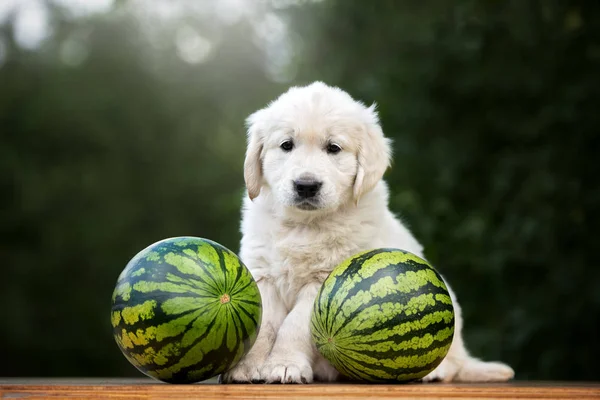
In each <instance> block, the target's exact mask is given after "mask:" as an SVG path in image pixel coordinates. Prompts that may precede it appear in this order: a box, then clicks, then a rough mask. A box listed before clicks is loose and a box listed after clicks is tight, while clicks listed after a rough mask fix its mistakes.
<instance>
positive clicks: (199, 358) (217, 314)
mask: <svg viewBox="0 0 600 400" xmlns="http://www.w3.org/2000/svg"><path fill="white" fill-rule="evenodd" d="M261 317H262V305H261V298H260V292H259V290H258V286H257V285H256V282H255V281H254V279H253V278H252V275H251V274H250V272H249V271H248V269H247V268H246V267H245V266H244V264H243V263H242V262H241V261H240V259H239V258H238V257H237V256H236V255H235V254H234V253H232V252H231V251H229V250H228V249H226V248H225V247H223V246H221V245H220V244H218V243H215V242H212V241H210V240H207V239H201V238H195V237H178V238H172V239H166V240H163V241H160V242H157V243H155V244H153V245H151V246H149V247H147V248H146V249H144V250H142V251H141V252H140V253H138V254H137V255H136V256H135V257H134V258H133V259H132V260H131V261H130V262H129V263H128V264H127V266H126V267H125V269H124V270H123V272H122V273H121V275H120V276H119V279H118V281H117V285H116V288H115V290H114V293H113V298H112V311H111V322H112V327H113V333H114V337H115V340H116V342H117V345H118V346H119V348H120V349H121V351H122V352H123V354H124V355H125V357H126V358H127V360H129V362H131V364H133V365H134V366H135V367H136V368H137V369H139V370H140V371H141V372H143V373H144V374H146V375H148V376H151V377H153V378H155V379H158V380H161V381H164V382H169V383H193V382H199V381H202V380H205V379H208V378H211V377H213V376H215V375H218V374H220V373H223V372H225V371H227V370H228V369H230V368H232V367H233V366H235V364H236V363H237V362H238V361H239V360H240V359H241V358H242V357H243V356H244V355H245V354H246V353H247V352H248V351H249V350H250V347H251V346H252V345H253V344H254V341H255V340H256V336H257V334H258V329H259V328H260V322H261Z"/></svg>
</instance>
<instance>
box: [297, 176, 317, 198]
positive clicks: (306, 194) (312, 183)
mask: <svg viewBox="0 0 600 400" xmlns="http://www.w3.org/2000/svg"><path fill="white" fill-rule="evenodd" d="M321 186H323V182H319V181H317V180H315V179H297V180H295V181H294V190H295V191H296V194H297V195H298V197H299V198H300V199H312V198H313V197H315V196H316V195H317V193H319V190H320V189H321Z"/></svg>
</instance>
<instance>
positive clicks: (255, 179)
mask: <svg viewBox="0 0 600 400" xmlns="http://www.w3.org/2000/svg"><path fill="white" fill-rule="evenodd" d="M264 114H265V110H260V111H257V112H255V113H254V114H252V115H250V116H249V117H248V119H247V120H246V126H247V128H248V148H247V150H246V159H245V160H244V181H245V182H246V189H247V190H248V196H249V197H250V200H254V199H255V198H256V197H257V196H258V195H259V194H260V188H261V187H262V179H263V175H262V151H263V142H264V133H263V132H262V129H261V128H262V127H261V122H262V120H263V118H264Z"/></svg>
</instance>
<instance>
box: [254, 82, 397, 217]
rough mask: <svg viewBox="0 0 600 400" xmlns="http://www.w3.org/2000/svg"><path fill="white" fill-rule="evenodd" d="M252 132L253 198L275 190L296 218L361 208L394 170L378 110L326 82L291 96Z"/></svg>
mask: <svg viewBox="0 0 600 400" xmlns="http://www.w3.org/2000/svg"><path fill="white" fill-rule="evenodd" d="M247 125H248V150H247V153H246V160H245V163H244V178H245V181H246V187H247V189H248V195H249V196H250V198H251V199H254V198H255V197H257V196H258V195H259V194H260V192H261V189H262V188H268V190H270V191H271V192H272V194H273V196H274V199H275V201H276V202H277V203H278V204H279V205H281V206H282V207H285V208H289V209H292V210H299V211H303V212H317V211H321V212H326V211H331V210H335V209H337V208H339V207H340V206H341V205H343V204H346V203H349V202H358V199H359V198H360V196H362V195H363V194H364V193H366V192H368V191H370V190H371V189H373V187H374V186H375V185H376V184H377V182H378V181H379V180H380V179H381V178H382V176H383V173H384V172H385V170H386V169H387V167H388V166H389V163H390V157H391V148H390V142H389V140H388V139H386V138H385V137H384V136H383V132H382V130H381V127H380V126H379V120H378V117H377V113H376V111H375V107H374V106H371V107H365V106H364V105H363V104H362V103H360V102H357V101H355V100H353V99H352V98H351V97H350V96H349V95H348V94H347V93H345V92H344V91H342V90H340V89H338V88H333V87H329V86H327V85H325V84H323V83H320V82H316V83H313V84H312V85H309V86H305V87H294V88H291V89H290V90H289V91H287V92H286V93H284V94H283V95H281V96H280V97H279V98H278V99H277V100H275V101H274V102H273V103H271V104H270V105H269V106H268V107H266V108H264V109H262V110H260V111H257V112H256V113H254V114H252V115H251V116H250V117H249V118H248V120H247Z"/></svg>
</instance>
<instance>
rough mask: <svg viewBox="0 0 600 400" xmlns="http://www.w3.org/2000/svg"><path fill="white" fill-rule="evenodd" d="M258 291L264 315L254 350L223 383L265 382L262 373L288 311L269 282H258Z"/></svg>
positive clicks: (225, 376) (230, 371)
mask: <svg viewBox="0 0 600 400" xmlns="http://www.w3.org/2000/svg"><path fill="white" fill-rule="evenodd" d="M258 289H259V290H260V295H261V298H262V306H263V315H262V323H261V326H260V330H259V331H258V337H257V338H256V342H255V343H254V346H252V349H250V351H249V352H248V354H246V356H245V357H244V358H242V360H241V361H240V362H239V363H238V364H237V365H236V366H235V367H234V368H232V369H231V370H229V371H227V372H226V373H224V374H223V375H222V377H221V381H222V382H223V383H232V382H238V383H242V382H252V381H261V380H263V379H262V378H261V376H260V371H261V368H262V366H263V364H264V363H265V360H266V359H267V357H268V355H269V353H270V352H271V349H272V348H273V344H274V343H275V339H276V338H277V331H279V327H280V326H281V323H282V322H283V319H284V318H285V314H286V309H285V306H284V305H283V301H282V300H281V297H280V296H279V293H278V292H277V289H276V288H275V286H274V285H273V284H272V283H271V282H270V281H269V280H265V279H263V280H260V281H258Z"/></svg>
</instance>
